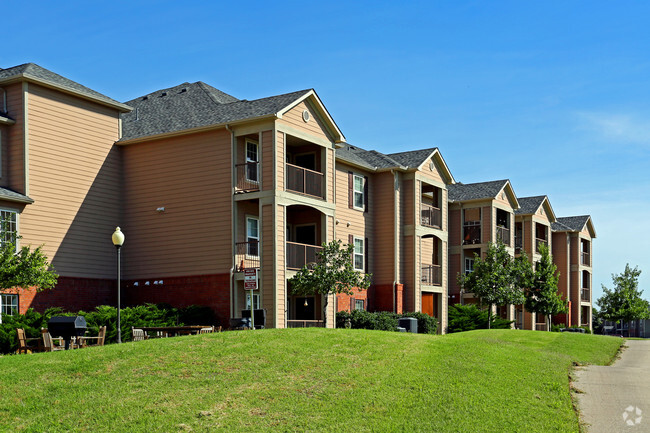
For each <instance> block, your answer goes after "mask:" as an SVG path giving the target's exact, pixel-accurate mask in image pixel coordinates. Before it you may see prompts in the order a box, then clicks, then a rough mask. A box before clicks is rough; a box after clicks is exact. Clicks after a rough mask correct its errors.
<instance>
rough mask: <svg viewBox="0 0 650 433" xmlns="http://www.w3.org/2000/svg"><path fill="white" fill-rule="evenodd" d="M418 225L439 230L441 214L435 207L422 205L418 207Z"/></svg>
mask: <svg viewBox="0 0 650 433" xmlns="http://www.w3.org/2000/svg"><path fill="white" fill-rule="evenodd" d="M420 224H421V225H423V226H426V227H433V228H437V229H439V228H441V227H442V212H441V211H440V209H438V208H437V207H435V206H431V205H430V204H426V203H422V204H421V205H420Z"/></svg>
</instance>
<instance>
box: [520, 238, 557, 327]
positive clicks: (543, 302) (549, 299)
mask: <svg viewBox="0 0 650 433" xmlns="http://www.w3.org/2000/svg"><path fill="white" fill-rule="evenodd" d="M539 252H540V254H541V255H542V257H541V259H540V260H539V262H538V263H537V266H536V269H535V271H534V272H533V274H532V278H531V280H530V284H529V285H528V287H527V289H526V290H525V294H526V302H525V303H524V306H525V307H526V310H528V311H531V312H534V313H538V314H542V315H544V316H546V330H547V331H550V330H551V315H554V314H559V313H564V312H566V311H567V302H566V300H564V299H562V295H560V294H559V293H558V289H557V283H558V280H559V279H560V277H559V274H558V273H557V266H555V264H554V263H553V261H552V259H551V254H550V253H549V250H548V247H547V246H546V245H544V244H540V246H539Z"/></svg>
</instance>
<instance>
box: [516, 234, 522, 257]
mask: <svg viewBox="0 0 650 433" xmlns="http://www.w3.org/2000/svg"><path fill="white" fill-rule="evenodd" d="M523 248H524V240H523V239H522V238H521V237H519V236H515V253H517V254H518V253H520V252H521V250H522V249H523Z"/></svg>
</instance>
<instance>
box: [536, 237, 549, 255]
mask: <svg viewBox="0 0 650 433" xmlns="http://www.w3.org/2000/svg"><path fill="white" fill-rule="evenodd" d="M542 244H543V245H546V246H547V247H548V241H547V240H546V239H535V251H536V252H538V253H539V246H540V245H542Z"/></svg>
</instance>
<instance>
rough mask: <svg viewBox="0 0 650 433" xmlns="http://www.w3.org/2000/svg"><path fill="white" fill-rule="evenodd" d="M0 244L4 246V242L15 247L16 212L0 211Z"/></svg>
mask: <svg viewBox="0 0 650 433" xmlns="http://www.w3.org/2000/svg"><path fill="white" fill-rule="evenodd" d="M0 231H1V233H2V236H0V243H1V244H2V245H4V243H5V242H9V243H12V244H13V245H14V246H15V245H16V235H17V230H16V212H12V211H8V210H2V211H0Z"/></svg>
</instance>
